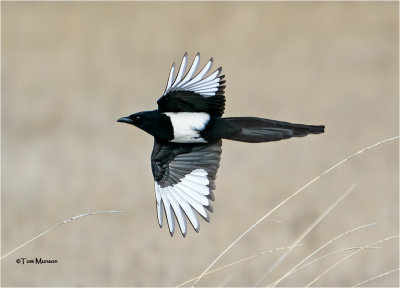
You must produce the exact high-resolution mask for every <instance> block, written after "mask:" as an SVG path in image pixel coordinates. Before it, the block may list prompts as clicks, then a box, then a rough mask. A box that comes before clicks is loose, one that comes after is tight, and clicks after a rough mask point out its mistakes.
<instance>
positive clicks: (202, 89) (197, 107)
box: [117, 53, 325, 237]
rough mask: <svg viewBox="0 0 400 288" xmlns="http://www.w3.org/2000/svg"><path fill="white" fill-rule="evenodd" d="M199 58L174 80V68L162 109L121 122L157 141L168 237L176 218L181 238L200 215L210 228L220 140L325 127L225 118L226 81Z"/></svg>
mask: <svg viewBox="0 0 400 288" xmlns="http://www.w3.org/2000/svg"><path fill="white" fill-rule="evenodd" d="M199 63H200V54H199V53H197V55H196V56H195V58H194V60H193V63H192V65H191V66H190V68H189V69H188V71H187V72H186V70H187V69H186V66H187V64H188V54H187V53H185V55H184V57H183V60H182V62H181V65H180V68H179V70H178V72H177V75H176V77H175V63H174V64H173V65H172V67H171V70H170V73H169V77H168V82H167V87H166V89H165V92H164V94H163V95H162V97H161V98H160V99H158V101H157V104H158V109H157V110H153V111H144V112H138V113H135V114H132V115H130V116H127V117H122V118H120V119H118V120H117V121H118V122H123V123H128V124H131V125H134V126H136V127H138V128H140V129H142V130H144V131H146V132H147V133H149V134H150V135H152V136H153V137H154V146H153V152H152V153H151V169H152V172H153V177H154V181H155V192H156V210H157V218H158V224H159V225H160V227H162V225H163V214H164V213H165V215H166V219H167V222H168V228H169V232H170V235H171V236H173V234H174V231H175V218H176V220H177V222H178V224H179V228H180V230H181V233H182V235H183V236H184V237H185V236H186V232H187V227H188V225H187V219H188V220H189V222H190V224H191V225H192V226H193V228H194V230H195V231H196V232H199V229H200V223H199V219H198V215H200V216H201V217H202V218H204V219H205V220H206V221H207V222H209V215H208V213H207V211H208V212H212V211H213V208H212V206H211V203H210V201H214V199H215V198H214V193H213V190H215V188H216V186H215V179H216V174H217V170H218V168H219V163H220V160H221V152H222V149H221V145H222V139H227V140H234V141H241V142H248V143H260V142H269V141H279V140H283V139H288V138H291V137H303V136H306V135H308V134H320V133H323V132H324V129H325V126H323V125H318V126H315V125H304V124H292V123H289V122H282V121H276V120H270V119H264V118H257V117H228V118H222V115H223V113H224V110H225V95H224V89H225V80H224V77H225V75H221V71H222V67H220V68H218V69H217V70H215V71H214V72H212V73H210V74H209V75H207V73H208V72H209V71H210V69H211V66H212V63H213V59H212V58H211V59H210V60H209V61H208V62H207V64H206V65H205V66H204V68H203V69H201V70H200V72H198V73H196V71H197V69H198V66H199Z"/></svg>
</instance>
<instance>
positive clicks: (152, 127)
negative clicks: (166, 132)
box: [117, 110, 161, 136]
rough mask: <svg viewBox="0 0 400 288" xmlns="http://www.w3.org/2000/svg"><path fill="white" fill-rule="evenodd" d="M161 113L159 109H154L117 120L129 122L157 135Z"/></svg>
mask: <svg viewBox="0 0 400 288" xmlns="http://www.w3.org/2000/svg"><path fill="white" fill-rule="evenodd" d="M160 117H161V116H160V113H159V112H158V111H157V110H154V111H143V112H138V113H135V114H132V115H130V116H127V117H122V118H119V119H118V120H117V122H122V123H127V124H131V125H134V126H136V127H138V128H140V129H142V130H143V131H146V132H147V133H149V134H151V135H153V136H157V135H156V134H158V133H157V131H158V130H159V129H158V127H159V122H160Z"/></svg>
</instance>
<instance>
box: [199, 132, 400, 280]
mask: <svg viewBox="0 0 400 288" xmlns="http://www.w3.org/2000/svg"><path fill="white" fill-rule="evenodd" d="M399 137H400V136H395V137H392V138H388V139H385V140H382V141H379V142H377V143H375V144H373V145H370V146H368V147H365V148H363V149H361V150H359V151H357V152H356V153H354V154H351V155H350V156H348V157H346V158H345V159H343V160H341V161H340V162H338V163H336V164H335V165H333V166H332V167H330V168H329V169H327V170H325V171H324V172H323V173H322V174H320V175H319V176H317V177H315V178H314V179H312V180H311V181H309V182H308V183H307V184H305V185H304V186H303V187H301V188H300V189H298V190H297V191H296V192H294V193H293V194H292V195H290V196H289V197H287V198H286V199H285V200H283V201H282V202H280V203H279V204H278V205H276V206H275V207H274V208H272V210H270V211H269V212H268V213H267V214H265V215H264V216H263V217H261V218H260V219H259V220H258V221H257V222H255V223H254V224H253V225H252V226H251V227H250V228H249V229H247V230H246V231H245V232H243V233H242V234H241V235H240V236H239V237H237V238H236V239H235V240H234V241H233V242H232V243H231V244H230V245H229V246H228V247H227V248H226V249H225V250H224V251H222V253H220V254H219V255H218V256H217V258H215V259H214V260H213V261H212V262H211V264H210V265H208V267H207V268H206V269H205V270H204V271H203V272H202V273H201V275H200V276H199V277H198V278H197V280H196V281H195V283H194V284H193V285H197V283H199V281H200V280H201V278H203V277H204V275H205V274H206V273H207V272H208V271H209V270H210V269H211V268H212V267H213V266H214V265H215V264H216V263H217V262H218V261H219V259H221V258H222V257H223V256H224V255H225V254H226V253H227V252H228V251H229V250H230V249H232V247H233V246H235V245H236V243H238V242H239V241H240V240H241V239H242V238H243V237H244V236H246V235H247V234H248V233H249V232H250V231H251V230H253V229H254V227H256V226H257V225H258V224H260V223H261V222H262V221H263V220H264V219H266V218H267V217H268V216H270V215H271V214H272V213H273V212H275V211H276V210H278V209H279V208H280V207H281V206H283V205H284V204H285V203H286V202H288V201H289V200H290V199H292V198H293V197H294V196H296V195H297V194H299V193H300V192H302V191H303V190H305V189H306V188H307V187H308V186H310V185H311V184H313V183H314V182H315V181H317V180H318V179H320V178H321V177H323V176H324V175H326V174H328V173H330V172H331V171H333V170H334V169H336V168H337V167H339V166H341V165H342V164H344V163H345V162H347V161H349V160H350V159H352V158H354V157H355V156H358V155H360V154H362V153H364V152H365V151H367V150H370V149H372V148H375V147H378V146H380V145H382V144H385V143H387V142H390V141H393V140H396V139H399Z"/></svg>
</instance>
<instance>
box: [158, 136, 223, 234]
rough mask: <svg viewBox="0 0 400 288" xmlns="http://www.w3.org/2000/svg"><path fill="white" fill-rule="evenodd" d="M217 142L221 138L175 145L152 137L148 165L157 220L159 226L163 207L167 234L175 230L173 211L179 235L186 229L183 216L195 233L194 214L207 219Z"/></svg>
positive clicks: (213, 182) (214, 173)
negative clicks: (199, 142)
mask: <svg viewBox="0 0 400 288" xmlns="http://www.w3.org/2000/svg"><path fill="white" fill-rule="evenodd" d="M221 144H222V142H221V141H218V142H216V143H213V144H179V143H170V142H165V143H164V142H162V143H161V142H159V141H157V140H156V139H155V140H154V147H153V152H152V154H151V168H152V171H153V176H154V180H155V191H156V208H157V217H158V223H159V225H160V227H162V224H163V210H164V211H165V215H166V218H167V221H168V227H169V231H170V234H171V236H172V235H173V233H174V230H175V218H174V214H175V217H176V219H177V221H178V224H179V227H180V229H181V232H182V234H183V236H185V235H186V232H187V221H186V218H187V219H189V222H190V223H191V224H192V226H193V228H194V229H195V230H196V232H198V231H199V228H200V224H199V220H198V217H197V213H198V214H199V215H201V216H202V217H203V218H204V219H205V220H206V221H207V222H208V221H209V218H208V214H207V211H206V209H207V210H209V211H211V212H212V206H211V204H210V200H214V195H213V192H212V190H215V178H216V174H217V170H218V167H219V162H220V159H221V152H222V149H221ZM196 212H197V213H196Z"/></svg>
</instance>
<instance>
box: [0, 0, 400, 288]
mask: <svg viewBox="0 0 400 288" xmlns="http://www.w3.org/2000/svg"><path fill="white" fill-rule="evenodd" d="M1 5H2V15H1V16H2V23H1V24H2V31H1V32H2V38H1V40H2V47H1V49H2V51H1V52H2V55H1V56H2V90H1V95H2V99H1V100H2V111H1V112H2V135H1V136H2V163H1V164H2V181H1V184H2V215H1V216H2V252H1V254H2V255H4V254H5V253H6V252H8V251H10V250H11V249H13V248H15V247H16V246H18V245H19V244H21V243H23V242H24V241H26V240H28V239H31V238H32V237H34V236H36V235H37V234H39V233H40V232H42V231H44V230H46V229H47V228H49V227H51V226H53V225H55V224H57V223H59V222H62V221H63V220H65V219H68V218H70V217H72V216H75V215H78V214H81V213H86V212H92V211H97V210H123V211H125V213H123V214H119V215H96V216H91V217H86V218H83V219H79V220H77V221H75V222H73V223H69V224H67V225H63V226H62V227H60V228H59V229H57V230H55V231H52V232H51V233H49V234H46V235H45V236H44V237H42V238H40V239H38V240H36V241H34V242H32V243H30V244H29V245H27V246H25V247H24V248H23V249H20V250H18V251H17V252H16V253H14V254H12V255H11V256H9V257H7V258H5V259H4V260H3V261H2V285H3V286H173V285H178V284H180V283H182V282H184V281H186V280H188V279H190V278H192V277H195V276H197V275H199V274H200V273H201V272H202V271H203V270H204V269H205V268H206V267H207V266H208V265H209V264H210V263H211V262H212V261H213V260H214V259H215V258H216V257H217V256H218V255H219V253H221V252H222V251H223V250H224V249H225V248H226V247H227V246H228V245H229V244H230V243H231V242H232V241H233V240H234V239H235V238H236V237H238V236H239V235H240V234H241V233H242V232H244V231H245V230H246V229H247V228H249V227H250V226H251V225H252V224H253V223H254V222H255V221H257V220H258V219H259V218H261V217H262V216H263V215H264V214H266V213H267V212H268V211H270V210H271V209H272V208H273V207H275V205H277V204H278V203H279V202H280V201H282V200H283V199H285V198H286V197H287V196H289V195H290V194H292V193H293V192H294V191H296V190H297V189H298V188H300V187H301V186H303V185H304V184H305V183H307V182H308V181H309V180H311V179H312V178H314V177H316V176H317V175H319V174H321V173H322V172H323V171H324V170H326V169H328V168H329V167H330V166H332V165H334V164H335V163H337V162H339V161H340V160H342V159H344V158H345V157H346V156H348V155H350V154H352V153H354V152H356V151H358V150H360V149H361V148H363V147H366V146H368V145H371V144H373V143H375V142H378V141H380V140H383V139H386V138H390V137H393V136H396V135H398V131H399V129H398V107H399V103H398V92H399V91H398V77H399V74H398V63H399V59H398V48H399V47H398V40H399V39H398V23H399V21H398V20H399V19H398V5H399V4H398V3H396V2H383V3H379V2H352V3H344V2H336V3H335V2H323V3H318V2H307V3H299V2H296V3H289V2H280V3H279V2H260V3H240V2H235V3H232V2H231V3H229V2H216V3H212V2H205V3H204V2H203V3H200V2H196V3H190V2H186V3H178V2H168V3H159V2H150V3H145V2H120V3H111V2H73V3H72V2H70V3H66V2H63V3H55V2H31V3H26V2H25V3H24V2H2V3H1ZM185 51H188V52H189V56H190V61H192V59H193V57H194V55H195V53H196V52H198V51H199V52H201V55H202V64H204V63H205V62H206V60H208V58H209V57H214V63H215V67H214V68H217V67H219V66H223V72H224V73H225V74H226V79H227V88H226V98H227V108H226V113H225V115H226V116H259V117H267V118H271V119H277V120H284V121H291V122H297V123H306V124H325V125H326V133H325V134H323V135H318V136H309V137H306V138H297V139H291V140H287V141H282V142H276V143H266V144H253V145H251V144H245V143H235V142H229V141H225V142H224V144H223V154H222V161H221V167H220V170H219V173H218V179H217V190H216V192H215V195H216V201H215V202H214V213H213V214H212V215H211V223H206V222H204V221H203V222H202V223H201V229H200V233H199V234H196V233H195V232H194V231H193V230H191V231H189V233H188V235H187V237H186V238H183V237H182V236H181V235H180V232H178V231H177V233H176V234H175V236H174V237H173V238H171V237H170V235H169V233H168V231H167V228H166V227H163V229H160V228H159V227H158V224H157V217H156V211H155V200H154V199H155V195H154V191H153V189H154V184H153V178H152V174H151V169H150V153H151V150H152V145H153V139H152V138H151V137H150V136H149V135H147V134H145V133H144V132H142V131H140V130H139V129H135V128H134V127H131V126H128V125H122V124H120V123H117V122H116V120H117V118H119V117H121V116H125V115H128V114H130V113H133V112H137V111H142V110H152V109H155V108H156V100H157V99H158V98H159V97H160V96H161V95H162V93H163V92H164V88H165V85H166V82H167V77H168V72H169V69H170V66H171V64H172V62H174V61H175V62H180V61H181V59H182V56H183V54H184V53H185ZM398 158H399V154H398V141H393V142H390V143H387V144H384V145H382V146H379V147H378V148H376V149H374V150H371V151H368V152H366V153H365V154H362V155H360V156H359V157H357V158H354V159H352V160H351V161H349V162H347V163H346V164H345V165H343V166H341V167H340V168H338V169H337V170H335V171H334V172H332V173H331V174H329V175H326V176H324V177H322V178H321V179H320V180H318V181H317V182H316V183H315V184H313V185H312V186H311V187H309V188H308V189H307V190H305V191H303V192H302V193H301V194H299V195H298V196H297V197H295V198H294V199H292V200H291V201H290V202H289V203H287V204H285V205H284V206H283V207H282V208H281V209H279V210H278V211H277V212H276V213H274V214H273V215H271V216H270V219H271V220H277V221H281V222H271V221H264V222H263V223H261V224H260V225H259V226H257V227H256V228H255V229H254V230H253V231H252V232H251V233H249V234H248V235H247V236H246V237H245V238H244V239H243V240H242V241H241V242H239V243H238V244H237V245H236V246H235V247H234V248H233V249H232V250H231V251H230V252H228V253H227V255H226V256H224V257H223V258H222V259H221V260H220V261H219V262H218V263H217V265H216V266H215V268H216V267H219V266H222V265H224V264H228V263H231V262H233V261H236V260H239V259H241V258H245V257H248V256H251V255H253V254H256V253H259V252H262V251H267V250H270V249H274V248H278V247H282V246H288V245H290V244H292V243H293V241H294V240H295V239H296V238H297V237H298V236H299V235H300V234H301V233H302V232H303V231H304V230H305V229H306V228H307V227H308V226H309V225H310V224H311V223H312V222H313V221H314V220H315V219H316V218H318V216H319V215H321V213H323V212H324V211H325V210H326V209H327V207H329V206H330V205H331V204H332V203H333V202H334V201H335V200H336V199H338V197H339V196H340V195H341V194H342V193H343V192H344V191H345V190H346V189H347V188H348V187H350V186H351V185H352V184H353V183H357V184H358V185H357V187H356V189H355V190H354V191H353V192H352V193H351V194H350V195H349V196H348V197H347V198H346V199H345V200H344V201H343V202H342V203H341V204H339V205H338V206H337V208H336V209H335V210H334V211H332V212H331V213H330V214H329V215H328V216H327V217H326V218H325V219H324V220H323V221H322V222H321V224H320V225H319V226H317V227H316V228H315V229H314V230H313V231H312V233H311V234H310V235H309V236H308V237H307V238H306V239H304V240H303V241H302V243H303V246H301V247H299V248H296V249H295V250H294V251H293V252H292V253H291V254H290V255H289V257H288V258H287V259H285V261H283V263H282V264H281V265H279V266H278V267H277V268H276V270H275V272H274V273H272V274H271V275H269V277H267V278H266V280H265V282H263V283H264V285H266V284H269V283H271V282H272V281H274V280H275V279H277V278H278V277H279V276H282V275H283V274H284V273H285V272H287V271H288V270H289V269H290V268H292V267H293V266H294V265H295V264H297V263H298V262H299V261H300V260H302V259H303V258H304V257H306V256H307V255H309V254H310V253H311V252H312V251H314V250H315V249H317V248H318V247H320V246H321V245H323V244H324V243H326V242H327V241H329V240H331V239H333V238H334V237H335V236H337V235H339V234H341V233H343V232H345V231H347V230H349V229H352V228H354V227H356V226H359V225H363V224H368V223H372V222H377V225H376V226H374V227H371V228H368V229H361V230H359V231H357V232H354V233H352V234H349V235H348V236H346V237H343V238H341V239H340V240H338V241H336V242H334V243H332V244H331V245H330V246H329V247H327V248H326V249H325V250H324V251H322V252H321V253H319V254H318V256H322V255H323V254H326V253H329V252H333V251H336V250H340V249H344V248H349V247H356V246H362V245H365V244H368V243H370V242H373V241H375V240H379V239H383V238H385V237H387V236H392V235H396V234H398V232H399V229H398V224H399V223H398V208H399V207H398V206H399V205H398V188H399V187H398V172H399V170H398ZM377 246H379V247H381V248H379V249H369V250H365V251H362V252H360V253H359V254H357V256H354V257H352V258H349V259H348V260H347V261H345V262H343V263H342V264H340V265H339V266H338V267H336V268H335V269H333V270H332V271H331V272H329V273H328V274H326V275H325V276H324V277H322V278H321V280H320V281H318V282H317V283H316V285H318V286H349V285H354V284H356V283H358V282H361V281H363V280H366V279H368V278H370V277H373V276H375V275H379V274H381V273H384V272H386V271H389V270H391V269H395V268H398V252H399V251H398V241H397V240H391V241H387V242H384V243H381V244H379V245H377ZM351 252H354V251H347V252H341V253H338V254H336V255H333V256H330V257H326V258H325V259H323V260H321V261H319V262H316V263H314V264H312V265H310V266H309V267H308V268H306V269H303V270H302V271H299V272H298V273H296V274H294V275H292V276H291V277H289V278H287V280H285V281H284V282H282V283H281V285H284V286H288V285H290V286H300V285H305V284H307V283H308V282H309V281H311V280H312V279H314V278H315V277H316V276H318V275H319V274H320V273H322V271H324V270H325V269H327V268H329V267H330V266H331V265H333V264H334V263H335V262H337V261H339V260H340V259H342V258H343V257H345V256H346V255H349V254H350V253H351ZM281 255H282V252H275V253H272V254H267V255H263V256H259V257H256V258H255V259H252V260H251V261H248V262H244V263H241V264H239V265H236V266H232V267H230V268H228V269H225V270H222V271H220V272H216V273H214V274H211V275H209V276H206V277H204V279H202V280H201V282H200V283H199V285H200V286H219V285H225V286H253V285H255V284H256V282H257V281H258V280H259V279H260V278H261V276H262V275H263V274H264V273H265V272H266V271H267V270H268V269H269V268H270V267H271V265H272V264H273V263H274V262H275V261H276V260H277V259H278V258H279V257H280V256H281ZM21 257H26V258H28V259H29V258H35V257H43V258H47V259H58V261H59V263H58V264H47V265H32V264H31V265H26V264H25V265H21V264H17V263H16V259H17V258H21ZM368 285H371V286H398V285H399V283H398V273H397V272H396V273H392V274H390V275H387V276H384V277H381V278H379V279H377V280H375V281H372V282H370V283H368Z"/></svg>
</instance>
